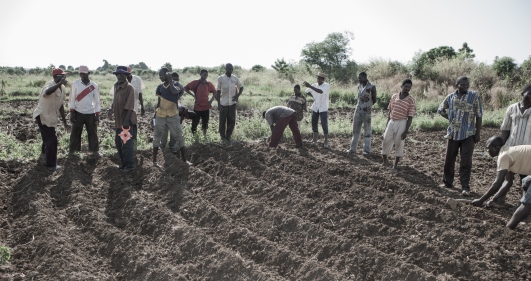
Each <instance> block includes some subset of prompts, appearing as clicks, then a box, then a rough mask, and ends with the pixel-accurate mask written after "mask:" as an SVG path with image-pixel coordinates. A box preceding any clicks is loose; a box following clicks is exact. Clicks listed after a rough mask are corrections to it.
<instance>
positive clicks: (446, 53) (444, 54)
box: [409, 46, 457, 80]
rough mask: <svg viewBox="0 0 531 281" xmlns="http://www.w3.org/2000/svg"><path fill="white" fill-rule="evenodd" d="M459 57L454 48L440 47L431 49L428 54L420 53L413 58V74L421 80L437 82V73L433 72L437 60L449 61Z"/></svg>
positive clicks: (411, 68)
mask: <svg viewBox="0 0 531 281" xmlns="http://www.w3.org/2000/svg"><path fill="white" fill-rule="evenodd" d="M456 56H457V53H456V52H455V50H454V48H452V47H449V46H440V47H437V48H433V49H430V50H429V51H427V52H421V51H420V52H418V53H416V54H415V57H413V61H412V62H411V64H410V65H409V69H410V71H411V74H412V75H413V76H414V77H416V78H419V79H421V80H435V78H436V76H437V73H435V72H434V71H432V69H431V67H432V66H433V65H434V64H435V62H436V61H437V60H445V59H446V60H448V59H452V58H454V57H456Z"/></svg>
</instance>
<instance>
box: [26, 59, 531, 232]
mask: <svg viewBox="0 0 531 281" xmlns="http://www.w3.org/2000/svg"><path fill="white" fill-rule="evenodd" d="M233 69H234V68H233V66H232V64H226V65H225V74H223V75H221V76H219V77H218V81H217V86H216V87H214V85H213V84H212V83H211V82H209V81H207V78H208V71H207V70H204V69H203V70H201V72H200V78H199V79H197V80H194V81H192V82H190V83H188V84H187V85H186V86H183V85H181V84H180V83H179V77H178V74H177V73H173V75H172V73H171V72H170V71H169V70H168V69H167V68H162V69H160V70H159V78H160V80H161V82H162V83H161V84H160V85H159V86H158V87H157V89H156V91H155V93H156V95H157V97H158V102H157V107H156V111H155V116H154V120H153V124H154V126H155V129H154V136H153V159H152V160H153V164H154V165H155V166H158V163H157V154H158V151H159V148H161V147H164V146H165V143H166V141H167V134H168V132H169V133H170V136H171V139H173V140H172V141H170V147H171V149H172V152H174V153H175V154H178V152H180V156H181V159H182V160H183V161H184V162H186V163H188V164H190V162H188V161H187V158H186V150H185V144H184V139H183V131H182V126H181V124H182V120H183V119H185V118H187V119H192V132H193V133H194V134H195V133H196V132H197V127H198V124H199V121H200V120H201V129H202V132H203V135H204V136H205V137H206V132H207V129H208V122H209V116H210V109H211V108H212V102H213V100H214V99H215V100H216V101H217V103H218V109H219V112H220V114H219V118H220V120H219V134H220V137H221V143H222V144H225V145H228V144H231V143H232V134H233V131H234V128H235V123H236V104H237V102H238V99H239V97H240V96H241V94H242V92H243V85H242V83H241V82H240V80H239V79H238V77H236V76H235V75H232V72H233ZM89 74H90V71H89V69H88V67H86V66H81V67H80V68H79V75H80V79H78V80H76V81H74V82H73V83H72V84H71V90H70V96H69V103H68V106H69V111H70V121H71V124H72V129H71V130H70V145H69V150H70V152H75V151H79V150H80V149H81V135H82V130H83V127H85V128H86V130H87V135H88V143H89V150H90V151H92V152H93V153H95V154H98V150H99V147H98V136H97V124H98V121H99V118H100V112H101V102H100V92H99V87H98V85H97V84H96V83H94V82H93V81H91V80H90V79H89ZM113 74H115V75H116V79H117V81H116V83H115V84H114V85H113V88H112V89H111V93H112V94H113V102H112V105H111V107H110V108H109V109H108V117H109V118H112V117H113V116H114V120H115V122H114V123H115V145H116V148H117V151H118V155H119V156H120V160H121V165H120V167H119V168H120V169H121V170H122V171H123V172H129V171H132V170H134V169H135V160H134V159H135V157H134V150H135V145H134V143H135V142H136V139H137V129H138V128H137V113H140V114H142V115H143V114H144V113H145V110H144V106H143V98H142V91H143V89H144V88H145V86H144V84H143V82H142V80H141V78H140V77H138V76H135V75H132V73H131V69H130V68H128V67H126V66H118V67H117V68H116V70H115V71H114V72H113ZM66 75H67V73H65V72H64V71H63V70H62V69H60V68H58V69H54V70H53V71H52V76H53V80H51V81H49V82H47V83H46V84H45V85H44V87H43V89H42V91H41V94H40V97H39V103H38V105H37V107H36V109H35V110H34V112H33V118H34V119H35V121H36V123H37V124H38V126H39V129H40V132H41V136H42V139H43V144H42V153H43V154H45V157H46V166H47V167H48V168H49V169H50V170H57V169H59V168H61V167H60V166H59V165H57V135H56V132H55V127H56V126H57V124H58V123H59V119H58V117H57V112H59V114H60V116H61V118H62V121H63V124H64V126H65V128H67V123H66V117H65V110H64V107H63V103H64V100H65V96H66V91H65V85H66V82H67V81H66ZM316 78H317V82H316V83H313V84H310V83H308V82H306V81H304V82H303V83H302V85H303V86H305V87H307V88H306V90H305V93H306V94H307V95H308V96H311V97H312V98H313V104H312V106H311V112H312V116H311V123H312V133H313V134H312V139H311V142H313V143H317V141H318V136H319V133H318V124H319V120H320V121H321V127H322V130H323V135H324V141H323V147H324V148H329V143H328V106H329V93H330V85H329V84H328V83H326V82H325V80H326V75H325V74H324V73H321V72H319V73H318V74H317V77H316ZM358 82H359V83H358V85H357V98H358V99H357V100H358V102H357V105H356V109H355V111H354V114H353V125H352V139H351V143H350V148H349V149H348V150H346V153H348V154H352V153H357V147H358V142H359V139H360V137H361V127H362V126H363V127H364V134H363V145H362V146H363V155H364V156H367V155H370V154H371V140H372V130H371V116H372V107H373V105H374V104H375V103H376V102H377V91H376V86H375V85H374V84H372V83H370V82H369V80H368V78H367V74H366V73H365V72H361V73H359V75H358ZM412 86H413V82H412V81H411V80H410V79H405V80H403V81H402V84H401V91H400V92H399V93H396V94H394V95H393V96H392V97H391V99H390V102H389V105H388V108H387V109H388V116H387V124H386V129H385V132H384V135H383V143H382V150H381V154H382V164H383V165H384V166H387V165H389V161H388V158H389V153H390V151H391V149H392V148H393V146H394V148H395V161H394V163H393V165H392V167H391V171H393V172H396V171H397V166H398V163H399V160H400V158H401V157H403V155H404V145H405V139H406V138H407V135H408V133H409V128H410V126H411V123H412V120H413V117H414V115H415V110H416V106H415V100H414V98H413V97H412V96H411V95H410V90H411V88H412ZM469 86H470V84H469V79H468V78H467V77H464V76H463V77H459V78H457V80H456V84H455V88H456V89H457V90H456V91H455V92H453V93H451V94H449V95H447V96H446V97H445V99H444V100H443V102H442V103H441V104H440V106H439V108H438V111H437V112H438V113H439V114H440V115H441V116H442V117H444V118H446V119H448V121H449V126H448V128H447V134H446V136H445V137H446V138H447V147H446V156H445V163H444V172H443V178H442V184H441V187H446V188H454V184H453V183H454V175H455V162H456V159H457V155H458V154H460V160H459V162H460V163H459V180H460V183H461V193H462V195H464V196H469V195H470V177H471V169H472V155H473V150H474V147H475V144H477V143H478V142H479V141H480V140H481V137H480V136H481V126H482V115H483V106H482V101H481V96H480V95H479V94H478V93H477V92H474V91H470V90H469ZM185 92H186V93H188V94H190V95H191V96H193V97H194V100H195V102H194V110H193V111H192V110H188V109H186V108H184V107H181V106H179V102H178V101H179V99H180V98H181V97H182V95H183V94H184V93H185ZM210 94H212V97H210V98H209V96H210ZM306 108H307V105H306V97H305V96H304V95H303V94H302V92H301V87H300V85H295V86H294V89H293V95H292V96H291V97H290V98H289V100H288V102H287V106H275V107H272V108H270V109H268V110H267V111H264V112H263V114H262V116H263V118H264V119H265V120H266V121H267V122H268V124H269V125H270V128H271V136H270V137H269V143H268V145H269V147H277V146H278V144H279V142H280V140H281V137H282V135H283V132H284V130H285V128H286V127H287V126H289V127H290V129H291V131H292V133H293V138H294V140H295V144H296V146H297V147H302V146H303V142H302V137H301V134H300V121H301V120H302V119H303V117H304V112H305V111H306ZM530 108H531V84H528V85H526V86H525V87H524V89H523V90H522V100H521V101H520V102H518V103H515V104H513V105H511V106H510V107H509V108H508V109H507V112H506V115H505V118H504V121H503V124H502V127H501V131H502V132H501V137H492V138H490V139H489V140H488V141H487V147H486V148H487V149H488V151H489V154H490V155H491V156H493V157H494V156H499V157H498V176H497V178H496V180H495V182H494V183H493V184H492V186H491V188H490V189H489V191H488V192H487V193H486V194H485V195H483V196H482V197H481V198H479V199H476V200H473V201H472V204H473V205H475V206H482V205H483V204H484V202H486V201H487V200H488V199H489V198H490V197H491V196H492V195H494V198H493V199H492V200H490V201H488V202H487V205H488V206H497V205H499V204H502V203H503V202H504V200H505V195H506V193H507V191H508V190H509V188H510V187H511V186H512V184H513V181H514V174H519V175H520V177H521V179H522V188H523V191H524V195H523V197H522V199H521V203H522V204H521V205H520V207H519V208H518V209H517V211H516V212H515V214H514V215H513V218H512V219H511V221H510V222H509V224H508V225H507V226H508V227H510V228H514V227H516V225H517V224H518V222H520V221H521V220H523V219H524V218H525V217H526V216H527V215H528V214H529V213H531V189H529V186H530V185H531V177H527V178H525V179H524V177H526V176H529V175H531V122H529V119H530V115H531V109H530ZM129 134H130V137H124V136H127V135H129Z"/></svg>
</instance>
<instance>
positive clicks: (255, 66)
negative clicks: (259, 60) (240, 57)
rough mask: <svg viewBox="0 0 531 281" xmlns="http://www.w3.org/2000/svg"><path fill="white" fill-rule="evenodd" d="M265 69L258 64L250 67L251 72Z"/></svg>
mask: <svg viewBox="0 0 531 281" xmlns="http://www.w3.org/2000/svg"><path fill="white" fill-rule="evenodd" d="M265 69H266V68H265V67H263V66H261V65H259V64H255V65H253V67H251V71H253V72H261V71H264V70H265Z"/></svg>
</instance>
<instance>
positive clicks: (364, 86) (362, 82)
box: [347, 72, 376, 155]
mask: <svg viewBox="0 0 531 281" xmlns="http://www.w3.org/2000/svg"><path fill="white" fill-rule="evenodd" d="M358 82H359V84H358V104H357V105H356V110H355V111H354V118H353V122H352V141H351V142H350V149H349V150H347V153H356V150H357V148H358V142H359V140H360V134H361V125H363V131H364V134H363V155H369V154H371V139H372V128H371V114H372V106H373V105H374V104H375V103H376V86H374V85H373V84H371V83H370V82H369V80H368V79H367V73H365V72H360V74H359V75H358Z"/></svg>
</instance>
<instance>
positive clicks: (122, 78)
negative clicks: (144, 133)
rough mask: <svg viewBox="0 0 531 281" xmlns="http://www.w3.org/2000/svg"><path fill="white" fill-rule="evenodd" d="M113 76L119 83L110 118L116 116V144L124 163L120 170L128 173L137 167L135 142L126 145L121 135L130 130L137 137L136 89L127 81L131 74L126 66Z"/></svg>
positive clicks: (115, 89) (118, 68)
mask: <svg viewBox="0 0 531 281" xmlns="http://www.w3.org/2000/svg"><path fill="white" fill-rule="evenodd" d="M113 74H115V75H116V79H117V81H116V83H114V97H113V101H112V106H111V108H109V111H108V117H109V119H111V118H112V115H113V114H114V119H115V121H114V125H115V126H114V127H115V137H114V144H115V145H116V149H117V150H118V156H120V160H121V162H122V164H121V166H120V170H122V172H124V173H127V172H130V171H132V170H134V169H135V165H136V164H135V151H134V141H135V140H134V139H133V138H131V139H129V140H127V141H126V142H125V143H124V142H123V140H122V138H121V137H120V134H122V133H123V132H124V131H125V130H129V133H130V134H131V135H133V136H135V135H136V124H137V120H136V112H135V89H134V88H133V86H132V85H131V84H130V83H129V82H128V81H127V76H128V75H129V74H131V73H129V72H128V71H127V67H126V66H118V67H116V70H115V71H114V72H113Z"/></svg>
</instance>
